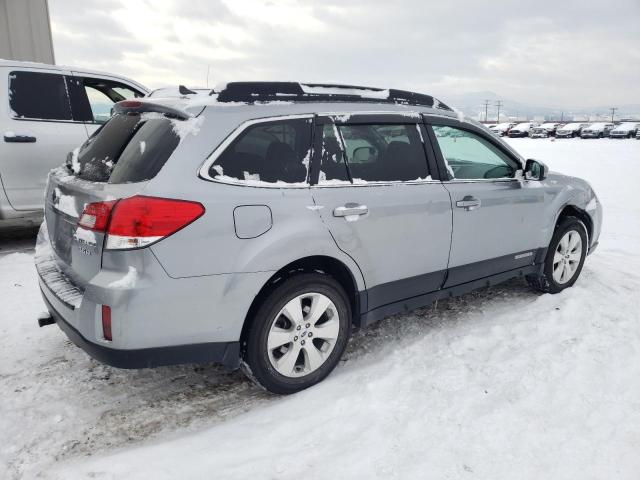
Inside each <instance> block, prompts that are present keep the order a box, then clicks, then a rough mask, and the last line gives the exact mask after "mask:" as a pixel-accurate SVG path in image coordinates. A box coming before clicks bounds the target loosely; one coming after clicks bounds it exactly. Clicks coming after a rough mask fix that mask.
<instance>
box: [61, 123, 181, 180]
mask: <svg viewBox="0 0 640 480" xmlns="http://www.w3.org/2000/svg"><path fill="white" fill-rule="evenodd" d="M174 121H180V120H173V119H170V118H167V117H165V116H164V115H162V114H159V113H142V114H138V113H136V114H131V113H127V114H123V113H119V114H116V115H114V116H113V117H112V118H111V120H109V121H108V122H107V123H106V124H104V125H103V126H102V127H100V128H99V129H98V130H96V132H95V133H94V134H93V135H92V136H91V137H90V138H89V139H88V140H87V141H86V142H85V143H84V144H83V145H82V146H81V147H80V149H79V150H77V151H74V152H72V153H71V154H70V156H69V158H68V161H67V166H68V168H69V169H70V170H71V171H72V172H73V173H74V174H76V175H77V176H78V177H79V178H81V179H83V180H88V181H92V182H108V183H131V182H142V181H146V180H150V179H152V178H153V177H155V176H156V175H157V173H158V172H159V171H160V169H161V168H162V167H163V166H164V164H165V163H166V161H167V159H168V158H169V157H170V156H171V154H172V153H173V151H174V150H175V149H176V147H177V146H178V144H179V143H180V137H179V136H178V135H177V134H176V132H175V131H174V128H173V124H172V122H174Z"/></svg>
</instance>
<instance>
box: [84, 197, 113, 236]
mask: <svg viewBox="0 0 640 480" xmlns="http://www.w3.org/2000/svg"><path fill="white" fill-rule="evenodd" d="M115 204H116V202H115V200H114V201H110V202H97V203H89V204H88V205H86V206H85V207H84V211H83V212H82V215H80V219H79V220H78V225H80V226H81V227H83V228H86V229H87V230H95V231H98V232H104V231H105V230H106V228H107V223H109V216H110V215H111V210H112V209H113V206H114V205H115Z"/></svg>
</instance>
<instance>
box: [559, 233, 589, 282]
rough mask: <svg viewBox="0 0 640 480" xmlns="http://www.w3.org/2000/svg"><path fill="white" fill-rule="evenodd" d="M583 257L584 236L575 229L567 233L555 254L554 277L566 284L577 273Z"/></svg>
mask: <svg viewBox="0 0 640 480" xmlns="http://www.w3.org/2000/svg"><path fill="white" fill-rule="evenodd" d="M581 258H582V238H581V237H580V234H579V233H578V232H577V231H575V230H569V231H568V232H567V233H565V234H564V235H563V236H562V238H561V239H560V241H559V242H558V245H557V247H556V251H555V254H554V256H553V279H554V280H555V281H556V283H558V284H560V285H564V284H565V283H567V282H569V281H570V280H571V279H572V278H573V277H574V275H575V273H576V271H577V270H578V267H579V266H580V260H581Z"/></svg>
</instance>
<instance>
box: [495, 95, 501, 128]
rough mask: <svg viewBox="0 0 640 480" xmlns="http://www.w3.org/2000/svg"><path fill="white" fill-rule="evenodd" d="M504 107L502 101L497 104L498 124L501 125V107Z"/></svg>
mask: <svg viewBox="0 0 640 480" xmlns="http://www.w3.org/2000/svg"><path fill="white" fill-rule="evenodd" d="M501 106H502V100H498V101H497V102H496V107H498V119H497V120H498V123H500V107H501Z"/></svg>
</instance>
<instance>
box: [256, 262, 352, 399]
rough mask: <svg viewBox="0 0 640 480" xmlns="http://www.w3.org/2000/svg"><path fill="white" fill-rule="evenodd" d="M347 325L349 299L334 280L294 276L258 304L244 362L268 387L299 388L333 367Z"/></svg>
mask: <svg viewBox="0 0 640 480" xmlns="http://www.w3.org/2000/svg"><path fill="white" fill-rule="evenodd" d="M350 328H351V309H350V306H349V301H348V299H347V296H346V294H345V292H344V290H343V289H342V287H341V286H340V284H339V283H338V282H336V281H335V280H334V279H333V278H331V277H330V276H328V275H324V274H320V273H310V274H300V275H296V276H293V277H291V278H289V279H288V280H285V281H284V282H283V284H282V285H280V286H279V287H277V288H276V289H275V290H274V291H273V292H271V294H269V295H268V296H267V298H266V299H265V300H264V301H263V303H262V305H261V306H260V308H259V309H258V310H257V313H256V315H255V318H254V319H253V323H252V325H251V328H250V330H249V333H248V335H247V341H246V351H245V353H244V362H243V367H244V369H245V371H246V373H247V374H248V375H249V377H250V378H251V379H252V380H254V381H255V382H257V383H258V384H259V385H261V386H262V387H264V388H265V389H266V390H268V391H270V392H273V393H279V394H289V393H295V392H298V391H300V390H303V389H305V388H308V387H310V386H312V385H315V384H316V383H318V382H320V381H321V380H323V379H324V378H325V377H326V376H327V375H329V373H331V371H332V370H333V369H334V368H335V367H336V365H337V364H338V362H339V360H340V357H341V356H342V353H343V351H344V349H345V347H346V345H347V341H348V339H349V333H350Z"/></svg>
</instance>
